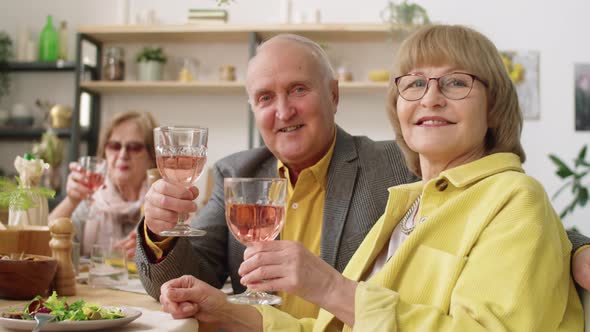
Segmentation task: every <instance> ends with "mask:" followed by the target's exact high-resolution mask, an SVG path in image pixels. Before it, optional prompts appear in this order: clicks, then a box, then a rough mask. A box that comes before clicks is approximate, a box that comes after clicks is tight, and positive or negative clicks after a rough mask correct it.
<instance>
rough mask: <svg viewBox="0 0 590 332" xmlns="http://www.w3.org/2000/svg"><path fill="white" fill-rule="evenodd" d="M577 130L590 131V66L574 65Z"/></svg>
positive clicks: (587, 64) (583, 64)
mask: <svg viewBox="0 0 590 332" xmlns="http://www.w3.org/2000/svg"><path fill="white" fill-rule="evenodd" d="M574 77H575V83H574V86H575V100H576V130H590V64H589V63H577V64H574Z"/></svg>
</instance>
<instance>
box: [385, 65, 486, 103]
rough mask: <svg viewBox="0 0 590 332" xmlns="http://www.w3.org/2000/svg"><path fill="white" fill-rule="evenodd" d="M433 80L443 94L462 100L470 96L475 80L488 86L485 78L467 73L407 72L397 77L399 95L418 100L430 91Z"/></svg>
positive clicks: (409, 99) (406, 98)
mask: <svg viewBox="0 0 590 332" xmlns="http://www.w3.org/2000/svg"><path fill="white" fill-rule="evenodd" d="M431 80H435V81H436V82H437V83H438V88H439V90H440V92H441V93H442V94H443V96H445V97H447V98H449V99H453V100H461V99H464V98H466V97H467V96H469V93H470V92H471V89H472V88H473V82H474V81H475V80H478V81H480V82H481V83H482V84H483V85H484V86H485V87H487V86H488V83H486V82H485V81H484V80H482V79H480V78H479V77H477V76H475V75H472V74H467V73H460V72H455V73H450V74H446V75H443V76H441V77H426V76H424V75H421V74H407V75H403V76H399V77H396V78H395V85H396V86H397V89H398V91H399V95H400V96H401V97H402V98H403V99H405V100H407V101H416V100H419V99H422V97H424V95H425V94H426V91H428V86H429V83H430V81H431Z"/></svg>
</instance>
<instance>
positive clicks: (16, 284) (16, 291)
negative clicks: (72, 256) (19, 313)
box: [0, 253, 57, 300]
mask: <svg viewBox="0 0 590 332" xmlns="http://www.w3.org/2000/svg"><path fill="white" fill-rule="evenodd" d="M0 256H2V257H0V271H2V273H0V298H2V299H10V300H30V299H32V298H34V297H35V296H37V295H41V296H43V297H47V296H48V295H49V292H50V291H51V287H52V284H53V278H54V277H55V273H56V271H57V260H56V259H55V258H52V257H48V256H40V255H28V254H24V255H22V254H14V253H13V254H0Z"/></svg>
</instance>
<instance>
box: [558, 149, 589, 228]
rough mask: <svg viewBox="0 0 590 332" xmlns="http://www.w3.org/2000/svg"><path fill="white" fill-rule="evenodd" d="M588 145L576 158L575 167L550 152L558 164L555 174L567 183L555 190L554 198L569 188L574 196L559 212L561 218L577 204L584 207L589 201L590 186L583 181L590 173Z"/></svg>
mask: <svg viewBox="0 0 590 332" xmlns="http://www.w3.org/2000/svg"><path fill="white" fill-rule="evenodd" d="M586 151H587V146H586V145H584V146H583V147H582V149H581V150H580V152H578V156H577V157H576V159H575V160H574V165H573V167H570V166H568V165H567V164H566V163H565V162H563V161H562V160H561V158H559V157H557V156H556V155H554V154H550V155H549V158H550V159H551V161H553V163H554V164H555V165H556V166H557V170H556V171H555V174H556V175H557V176H558V177H559V178H561V179H562V180H564V181H565V183H564V184H563V185H562V186H561V187H560V188H559V189H558V190H557V192H555V194H554V195H553V198H555V197H557V196H558V195H559V194H561V193H562V192H564V191H565V189H569V191H570V192H571V193H572V195H573V198H572V199H571V201H570V202H569V204H568V205H567V206H566V207H565V208H564V209H563V211H561V213H560V214H559V217H560V218H563V217H565V216H566V215H567V214H568V213H572V212H573V211H574V209H575V208H576V206H579V207H584V206H586V203H587V202H588V187H587V185H586V184H584V183H583V182H582V180H584V177H586V175H588V173H590V162H588V161H587V160H586Z"/></svg>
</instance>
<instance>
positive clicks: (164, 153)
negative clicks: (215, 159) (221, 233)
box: [154, 126, 208, 236]
mask: <svg viewBox="0 0 590 332" xmlns="http://www.w3.org/2000/svg"><path fill="white" fill-rule="evenodd" d="M207 138H208V129H207V128H201V127H182V126H168V127H158V128H156V129H154V145H155V148H156V163H157V165H158V170H159V171H160V175H162V178H163V179H164V180H166V181H168V182H171V183H174V184H178V185H181V186H185V187H187V188H188V187H190V186H192V185H193V184H194V183H195V182H197V180H198V179H199V177H200V176H201V174H202V173H203V169H204V167H205V163H206V162H207ZM187 219H188V214H186V213H179V214H178V220H177V223H176V226H175V227H174V228H173V229H171V230H169V231H163V232H161V233H160V235H162V236H202V235H205V234H206V232H205V231H203V230H200V229H195V228H192V227H191V226H190V225H189V224H187V223H186V220H187Z"/></svg>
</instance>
